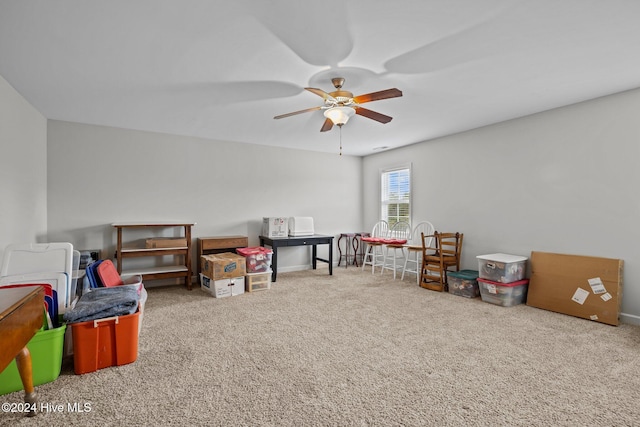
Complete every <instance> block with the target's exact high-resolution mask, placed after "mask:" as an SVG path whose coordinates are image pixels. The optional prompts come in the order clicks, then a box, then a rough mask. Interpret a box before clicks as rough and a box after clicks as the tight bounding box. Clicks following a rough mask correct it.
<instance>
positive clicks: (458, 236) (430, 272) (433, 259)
mask: <svg viewBox="0 0 640 427" xmlns="http://www.w3.org/2000/svg"><path fill="white" fill-rule="evenodd" d="M429 237H431V236H425V235H424V234H423V235H422V242H423V243H422V270H421V274H420V286H421V287H423V288H426V289H431V290H433V291H439V292H444V291H446V290H447V271H448V270H449V269H450V268H452V267H453V268H455V271H460V255H461V253H462V238H463V234H462V233H439V232H437V231H436V232H434V233H433V241H434V242H435V247H434V248H429V247H428V246H427V244H428V243H427V242H428V240H429Z"/></svg>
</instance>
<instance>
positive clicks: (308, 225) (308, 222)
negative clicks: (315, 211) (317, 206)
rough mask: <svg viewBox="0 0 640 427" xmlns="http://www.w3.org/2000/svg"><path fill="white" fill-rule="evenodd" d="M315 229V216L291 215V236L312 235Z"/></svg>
mask: <svg viewBox="0 0 640 427" xmlns="http://www.w3.org/2000/svg"><path fill="white" fill-rule="evenodd" d="M313 234H314V231H313V218H312V217H310V216H292V217H289V236H291V237H297V236H311V235H313Z"/></svg>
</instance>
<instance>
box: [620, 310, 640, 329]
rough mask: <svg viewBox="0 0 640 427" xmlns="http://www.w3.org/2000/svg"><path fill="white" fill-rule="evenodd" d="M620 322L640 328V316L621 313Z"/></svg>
mask: <svg viewBox="0 0 640 427" xmlns="http://www.w3.org/2000/svg"><path fill="white" fill-rule="evenodd" d="M620 322H622V323H626V324H628V325H638V326H640V316H636V315H633V314H626V313H620Z"/></svg>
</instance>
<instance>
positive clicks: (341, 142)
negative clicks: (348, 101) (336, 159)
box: [338, 126, 342, 156]
mask: <svg viewBox="0 0 640 427" xmlns="http://www.w3.org/2000/svg"><path fill="white" fill-rule="evenodd" d="M338 127H339V128H340V155H341V156H342V126H338Z"/></svg>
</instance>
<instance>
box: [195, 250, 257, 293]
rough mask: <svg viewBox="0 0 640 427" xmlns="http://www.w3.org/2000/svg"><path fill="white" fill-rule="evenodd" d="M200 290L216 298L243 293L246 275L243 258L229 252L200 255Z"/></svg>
mask: <svg viewBox="0 0 640 427" xmlns="http://www.w3.org/2000/svg"><path fill="white" fill-rule="evenodd" d="M200 262H201V266H202V270H201V271H202V272H201V273H200V275H201V277H200V279H201V282H200V283H201V285H200V288H201V289H202V290H203V291H205V292H208V293H210V294H211V295H213V296H214V297H216V298H223V297H230V296H235V295H240V294H243V293H244V277H245V275H246V274H247V269H246V261H245V258H244V257H243V256H240V255H236V254H234V253H231V252H224V253H221V254H210V255H202V257H201V259H200Z"/></svg>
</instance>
